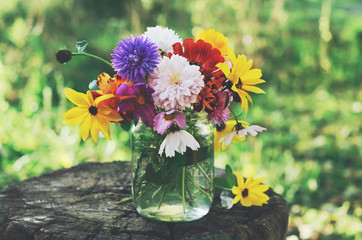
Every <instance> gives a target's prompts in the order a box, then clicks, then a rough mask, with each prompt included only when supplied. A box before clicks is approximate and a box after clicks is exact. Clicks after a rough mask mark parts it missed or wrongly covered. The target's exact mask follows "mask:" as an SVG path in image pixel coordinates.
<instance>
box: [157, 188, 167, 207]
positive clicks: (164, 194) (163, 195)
mask: <svg viewBox="0 0 362 240" xmlns="http://www.w3.org/2000/svg"><path fill="white" fill-rule="evenodd" d="M168 186H169V184H168V185H167V186H166V187H165V191H164V192H163V194H162V197H161V199H160V202H159V203H158V209H160V207H161V204H162V202H163V199H164V198H165V196H166V193H167V190H168Z"/></svg>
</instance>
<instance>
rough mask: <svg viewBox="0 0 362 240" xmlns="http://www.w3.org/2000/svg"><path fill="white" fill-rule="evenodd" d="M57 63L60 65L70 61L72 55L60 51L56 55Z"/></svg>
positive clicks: (66, 51)
mask: <svg viewBox="0 0 362 240" xmlns="http://www.w3.org/2000/svg"><path fill="white" fill-rule="evenodd" d="M55 57H56V58H57V61H58V62H60V63H61V64H63V63H67V62H69V61H70V60H71V59H72V53H71V52H70V51H69V50H67V49H61V50H59V51H58V52H57V53H56V54H55Z"/></svg>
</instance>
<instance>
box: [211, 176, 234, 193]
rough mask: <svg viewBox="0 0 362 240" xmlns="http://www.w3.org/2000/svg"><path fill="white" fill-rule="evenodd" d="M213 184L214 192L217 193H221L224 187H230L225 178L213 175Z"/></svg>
mask: <svg viewBox="0 0 362 240" xmlns="http://www.w3.org/2000/svg"><path fill="white" fill-rule="evenodd" d="M214 185H215V192H217V193H221V192H222V191H224V190H226V189H230V187H229V184H228V182H227V181H226V178H222V177H214Z"/></svg>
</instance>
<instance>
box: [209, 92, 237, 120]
mask: <svg viewBox="0 0 362 240" xmlns="http://www.w3.org/2000/svg"><path fill="white" fill-rule="evenodd" d="M226 91H227V90H226ZM226 91H221V92H218V93H217V97H218V101H217V103H216V106H215V108H214V111H212V112H210V113H209V114H207V116H206V118H207V120H208V121H210V120H211V119H212V120H214V123H215V124H218V125H221V124H222V123H226V121H227V120H229V117H230V109H229V105H230V104H228V105H227V106H226V107H225V102H226V98H227V97H229V98H231V94H229V93H228V92H226ZM231 101H232V99H229V103H230V102H231Z"/></svg>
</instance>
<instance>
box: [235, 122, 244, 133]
mask: <svg viewBox="0 0 362 240" xmlns="http://www.w3.org/2000/svg"><path fill="white" fill-rule="evenodd" d="M234 129H235V131H239V130H241V129H244V127H243V125H242V124H241V123H239V122H238V123H236V124H235V125H234V127H233V130H234Z"/></svg>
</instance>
